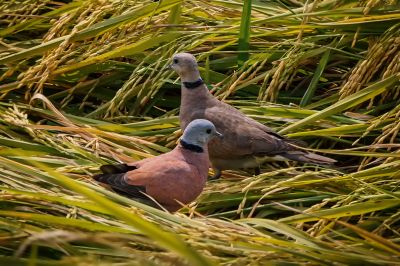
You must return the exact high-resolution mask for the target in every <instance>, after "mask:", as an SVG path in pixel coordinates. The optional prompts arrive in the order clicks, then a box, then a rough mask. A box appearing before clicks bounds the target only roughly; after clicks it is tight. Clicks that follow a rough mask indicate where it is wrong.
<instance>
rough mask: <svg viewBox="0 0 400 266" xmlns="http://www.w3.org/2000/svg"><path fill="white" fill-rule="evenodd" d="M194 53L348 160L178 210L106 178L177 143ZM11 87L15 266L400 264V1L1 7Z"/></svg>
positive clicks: (241, 181) (6, 133) (9, 240)
mask: <svg viewBox="0 0 400 266" xmlns="http://www.w3.org/2000/svg"><path fill="white" fill-rule="evenodd" d="M180 51H188V52H191V53H193V54H194V55H195V56H196V57H197V59H198V61H199V63H200V70H201V74H202V77H203V78H204V80H205V81H206V82H207V84H208V85H209V88H210V90H211V91H212V93H213V94H214V95H215V96H216V97H217V98H219V99H220V100H223V101H225V102H227V103H229V104H231V105H233V106H235V107H237V108H238V109H240V110H241V111H242V112H244V113H245V114H247V115H248V116H250V117H252V118H254V119H256V120H258V121H260V122H261V123H264V124H267V125H269V126H270V127H272V128H274V130H276V131H277V132H280V133H281V134H284V135H285V136H287V137H290V138H294V139H298V140H302V141H305V142H307V143H308V144H309V149H310V150H313V151H316V152H319V153H321V154H325V155H327V156H330V157H332V158H335V159H336V160H338V163H337V165H335V166H334V167H331V168H327V167H317V166H313V165H302V164H296V163H293V162H280V163H269V164H265V165H263V168H262V173H261V174H260V175H257V176H254V175H253V174H252V173H251V172H246V171H226V172H224V174H223V177H222V178H221V179H219V180H215V181H209V182H208V184H207V187H206V189H205V191H204V192H203V193H202V195H201V196H200V197H199V198H198V199H197V200H196V202H193V203H191V204H190V205H188V206H182V209H181V210H180V211H179V212H177V213H175V214H171V213H168V212H164V211H161V210H158V209H154V208H152V207H150V206H146V205H143V204H141V203H139V202H136V201H133V200H130V199H127V198H124V197H122V196H119V195H117V194H115V193H113V192H112V191H110V190H108V189H107V188H103V187H101V186H100V185H98V184H97V183H96V182H94V181H93V179H92V175H94V174H96V173H98V171H99V170H98V169H99V166H100V165H102V164H106V163H114V162H129V161H135V160H139V159H142V158H146V157H152V156H155V155H158V154H161V153H164V152H166V151H169V150H170V149H171V148H173V147H174V146H175V145H176V141H177V139H178V138H179V137H180V134H181V132H180V130H179V120H178V117H177V114H178V110H179V102H180V83H179V80H178V78H177V76H176V74H174V73H173V72H172V71H171V70H168V69H167V68H166V66H167V65H168V64H169V63H170V62H169V60H170V58H171V56H172V55H173V54H174V53H176V52H180ZM0 97H1V101H0V204H1V209H0V264H2V265H3V264H4V265H6V264H7V263H8V264H9V265H73V264H76V265H219V264H221V265H265V264H274V265H275V264H309V265H397V264H399V263H400V243H399V241H400V234H399V231H400V211H399V206H400V190H399V186H400V178H399V177H400V174H399V173H400V144H399V143H400V142H399V140H400V138H399V130H400V2H399V1H397V0H385V1H376V0H313V1H311V0H276V1H263V0H257V1H238V0H213V1H205V0H204V1H203V0H198V1H193V0H187V1H182V0H162V1H150V0H145V1H124V0H88V1H79V0H63V1H56V2H55V1H49V0H14V1H3V2H1V3H0ZM166 185H168V184H166Z"/></svg>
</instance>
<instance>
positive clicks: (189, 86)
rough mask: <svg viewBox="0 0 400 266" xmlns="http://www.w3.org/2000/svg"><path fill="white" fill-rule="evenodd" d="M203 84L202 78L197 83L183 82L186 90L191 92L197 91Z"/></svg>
mask: <svg viewBox="0 0 400 266" xmlns="http://www.w3.org/2000/svg"><path fill="white" fill-rule="evenodd" d="M203 84H204V81H203V80H202V79H201V78H199V79H198V80H196V81H183V82H182V87H183V88H185V89H188V90H191V89H197V88H198V87H200V86H201V85H203Z"/></svg>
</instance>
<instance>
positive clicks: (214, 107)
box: [170, 53, 336, 178]
mask: <svg viewBox="0 0 400 266" xmlns="http://www.w3.org/2000/svg"><path fill="white" fill-rule="evenodd" d="M170 67H171V68H172V69H174V70H175V71H176V72H177V73H178V74H179V76H180V78H181V83H182V85H181V87H182V90H181V106H180V113H179V119H180V125H181V128H182V129H185V128H186V127H187V125H188V124H189V122H190V121H192V120H193V119H199V118H202V119H207V120H209V121H211V122H212V123H213V124H214V125H215V127H216V128H218V130H219V131H220V132H221V133H222V134H223V135H224V138H223V139H214V140H212V141H210V143H209V145H208V152H209V155H210V161H211V164H212V167H213V169H214V172H215V175H214V177H213V178H218V177H220V175H221V171H222V170H225V169H241V168H255V169H258V173H259V166H260V165H261V164H262V163H264V162H266V161H277V160H279V161H280V160H295V161H299V162H303V163H314V164H322V165H329V164H333V163H335V162H336V161H335V160H333V159H330V158H327V157H324V156H321V155H317V154H314V153H310V152H307V151H304V150H301V149H300V148H299V147H298V146H296V145H294V143H295V141H294V140H290V139H287V138H285V137H283V136H281V135H279V134H277V133H275V132H274V131H273V130H272V129H270V128H269V127H267V126H265V125H263V124H261V123H259V122H257V121H255V120H253V119H251V118H249V117H247V116H246V115H244V114H243V113H241V112H240V111H239V110H237V109H235V108H234V107H232V106H230V105H228V104H226V103H223V102H221V101H219V100H218V99H216V98H215V97H214V96H213V95H212V94H211V93H210V92H209V91H208V89H207V86H206V85H205V84H204V82H203V80H202V79H201V77H200V73H199V70H198V66H197V62H196V59H195V57H194V56H193V55H191V54H189V53H178V54H176V55H174V57H173V59H172V64H171V65H170Z"/></svg>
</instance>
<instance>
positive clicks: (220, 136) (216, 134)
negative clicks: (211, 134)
mask: <svg viewBox="0 0 400 266" xmlns="http://www.w3.org/2000/svg"><path fill="white" fill-rule="evenodd" d="M215 136H217V137H218V138H219V139H222V138H223V137H224V135H222V134H221V133H219V132H218V131H215Z"/></svg>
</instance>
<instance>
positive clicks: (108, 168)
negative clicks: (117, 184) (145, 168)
mask: <svg viewBox="0 0 400 266" xmlns="http://www.w3.org/2000/svg"><path fill="white" fill-rule="evenodd" d="M135 169H137V167H136V166H133V165H127V164H125V163H124V164H115V165H113V164H107V165H102V166H100V170H101V171H102V172H103V173H104V174H122V173H126V172H129V171H132V170H135Z"/></svg>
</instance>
